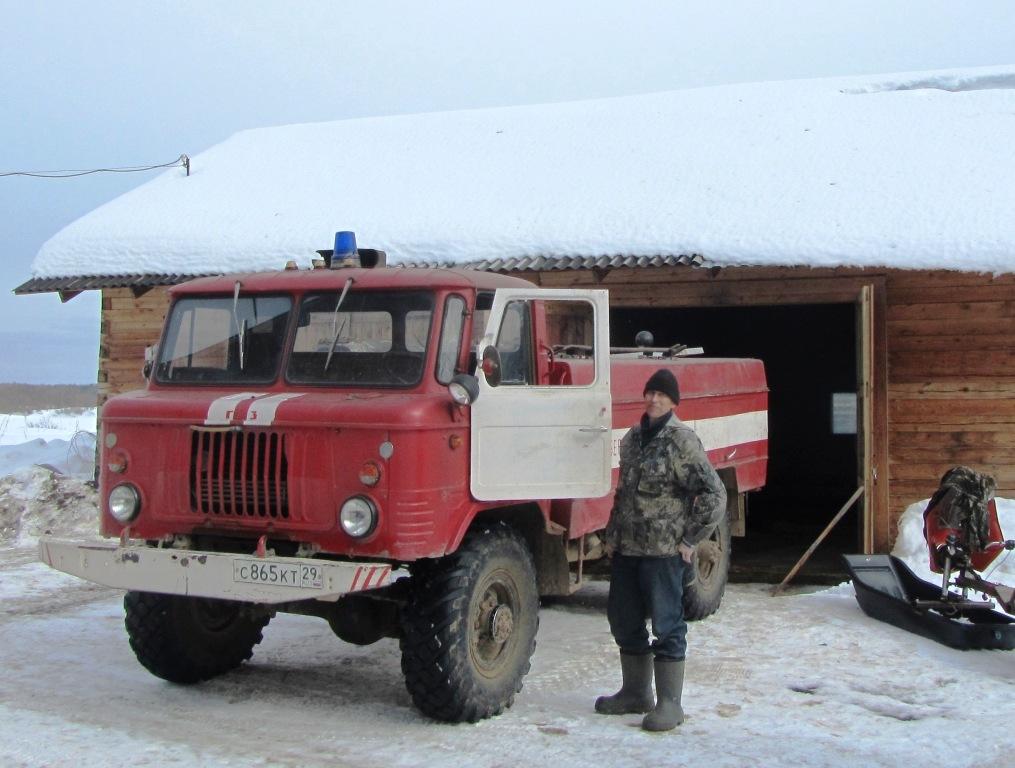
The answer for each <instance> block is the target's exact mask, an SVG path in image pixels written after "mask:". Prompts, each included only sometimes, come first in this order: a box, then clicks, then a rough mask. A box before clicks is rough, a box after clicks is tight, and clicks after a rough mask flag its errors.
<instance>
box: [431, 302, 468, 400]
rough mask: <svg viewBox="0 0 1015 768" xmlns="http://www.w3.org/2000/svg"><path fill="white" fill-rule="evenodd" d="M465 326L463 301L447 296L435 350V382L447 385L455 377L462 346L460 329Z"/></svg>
mask: <svg viewBox="0 0 1015 768" xmlns="http://www.w3.org/2000/svg"><path fill="white" fill-rule="evenodd" d="M464 325H465V299H463V298H462V297H461V296H449V297H448V300H447V302H445V304H444V323H443V325H442V326H441V341H440V346H439V347H438V349H437V381H439V382H440V383H441V384H447V383H448V382H449V381H451V378H452V377H453V376H454V375H455V366H456V365H457V363H458V353H459V351H460V350H461V346H462V328H463V326H464Z"/></svg>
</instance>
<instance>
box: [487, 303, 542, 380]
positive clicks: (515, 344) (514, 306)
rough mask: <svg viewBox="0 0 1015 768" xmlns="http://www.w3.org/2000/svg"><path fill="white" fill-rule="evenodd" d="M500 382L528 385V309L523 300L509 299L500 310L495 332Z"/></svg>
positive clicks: (529, 313) (530, 376)
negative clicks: (497, 327)
mask: <svg viewBox="0 0 1015 768" xmlns="http://www.w3.org/2000/svg"><path fill="white" fill-rule="evenodd" d="M496 346H497V351H498V352H499V353H500V366H501V380H500V383H501V384H502V385H510V384H532V383H533V381H534V378H533V375H532V312H531V309H530V307H529V302H527V301H512V302H510V303H509V304H508V305H507V307H506V308H505V309H504V318H503V319H502V320H501V324H500V329H499V330H498V332H497V344H496Z"/></svg>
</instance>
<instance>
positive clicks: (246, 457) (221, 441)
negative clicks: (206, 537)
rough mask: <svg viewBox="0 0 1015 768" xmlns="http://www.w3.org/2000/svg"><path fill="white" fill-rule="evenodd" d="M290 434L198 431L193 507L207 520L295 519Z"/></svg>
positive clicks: (192, 454)
mask: <svg viewBox="0 0 1015 768" xmlns="http://www.w3.org/2000/svg"><path fill="white" fill-rule="evenodd" d="M285 444H286V440H285V435H283V434H279V433H276V432H235V431H225V430H204V429H195V430H194V432H193V433H192V436H191V443H190V506H191V508H192V509H193V510H194V511H195V512H200V513H202V514H206V515H232V516H236V517H270V518H276V519H288V517H289V465H288V462H287V461H286V455H285V453H286V451H285V449H286V445H285Z"/></svg>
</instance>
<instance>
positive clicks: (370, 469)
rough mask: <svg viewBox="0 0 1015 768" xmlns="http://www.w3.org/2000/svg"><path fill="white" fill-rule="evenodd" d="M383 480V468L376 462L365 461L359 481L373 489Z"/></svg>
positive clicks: (360, 471)
mask: <svg viewBox="0 0 1015 768" xmlns="http://www.w3.org/2000/svg"><path fill="white" fill-rule="evenodd" d="M380 480H381V468H380V467H379V466H377V464H376V462H373V461H364V462H363V466H362V467H360V468H359V481H360V482H361V483H363V485H366V486H370V487H371V488H372V487H373V486H375V485H377V483H379V482H380Z"/></svg>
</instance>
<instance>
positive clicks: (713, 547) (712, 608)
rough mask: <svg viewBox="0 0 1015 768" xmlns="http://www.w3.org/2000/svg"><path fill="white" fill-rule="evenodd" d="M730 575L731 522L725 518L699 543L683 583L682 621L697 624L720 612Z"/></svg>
mask: <svg viewBox="0 0 1015 768" xmlns="http://www.w3.org/2000/svg"><path fill="white" fill-rule="evenodd" d="M729 572H730V522H729V520H728V519H727V518H726V517H725V516H724V517H723V519H722V521H721V522H720V523H719V524H718V525H717V526H716V528H715V530H714V531H713V532H712V535H711V536H709V537H708V538H707V539H705V540H704V541H702V542H700V543H699V544H698V547H697V549H696V550H695V553H694V561H693V562H692V563H691V567H690V568H689V569H688V577H687V579H686V580H685V582H684V618H685V619H687V620H688V621H697V620H698V619H704V618H705V617H706V616H711V615H712V614H713V613H715V612H716V611H717V610H719V604H720V603H721V602H722V596H723V593H724V592H725V591H726V579H727V577H728V576H729Z"/></svg>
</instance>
